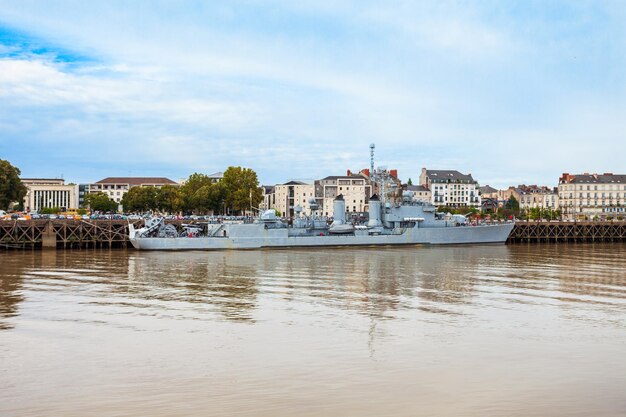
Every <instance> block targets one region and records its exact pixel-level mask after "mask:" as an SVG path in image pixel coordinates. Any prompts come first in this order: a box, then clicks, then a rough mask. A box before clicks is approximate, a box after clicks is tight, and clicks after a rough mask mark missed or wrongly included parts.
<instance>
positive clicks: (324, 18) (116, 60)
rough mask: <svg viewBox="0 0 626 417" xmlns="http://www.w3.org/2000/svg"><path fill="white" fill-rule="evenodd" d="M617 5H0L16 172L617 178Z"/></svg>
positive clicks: (6, 118)
mask: <svg viewBox="0 0 626 417" xmlns="http://www.w3.org/2000/svg"><path fill="white" fill-rule="evenodd" d="M624 21H626V2H624V1H599V0H596V1H584V0H580V1H569V0H568V1H556V0H555V1H551V0H548V1H545V0H543V1H531V0H529V1H523V2H519V1H510V2H507V1H445V0H443V1H415V2H411V1H386V2H375V1H371V2H370V1H367V0H358V1H356V0H354V1H342V0H335V1H329V2H324V1H307V0H303V1H289V0H284V1H280V0H276V1H272V0H266V1H253V0H249V1H229V2H221V1H220V2H218V1H215V2H211V1H176V2H173V1H155V0H151V1H133V2H126V1H111V0H108V1H106V2H91V1H89V2H87V1H82V0H80V1H28V0H21V1H7V0H0V159H7V160H9V161H10V162H11V163H12V164H13V165H15V166H17V167H19V168H20V169H21V171H22V176H23V177H44V178H51V177H57V178H58V177H62V178H65V179H66V181H68V182H76V183H78V182H81V183H82V182H94V181H98V180H100V179H102V178H105V177H108V176H159V177H160V176H165V177H169V178H171V179H174V180H178V179H179V178H186V177H188V176H189V175H190V174H191V173H194V172H202V173H206V174H211V173H214V172H216V171H223V170H224V169H225V168H226V167H228V166H231V165H232V166H245V167H249V168H252V169H254V170H255V171H256V172H257V173H258V175H259V179H260V181H261V183H263V184H275V183H282V182H286V181H288V180H291V179H308V180H311V179H315V178H321V177H324V176H327V175H341V174H344V173H345V172H346V170H347V169H351V170H353V171H357V170H359V169H361V168H366V167H369V144H370V143H375V144H376V156H375V158H376V164H377V165H378V166H386V167H388V168H396V169H398V171H399V176H400V178H401V179H403V180H404V181H406V180H407V179H408V178H412V180H413V182H417V180H418V178H419V173H420V171H421V168H422V167H427V168H429V169H456V170H459V171H461V172H463V173H471V174H472V175H473V176H474V178H475V179H476V180H477V181H478V182H479V183H480V184H481V185H486V184H490V185H492V186H495V187H507V186H509V185H517V184H523V183H524V184H541V185H551V186H555V185H556V184H557V183H558V177H559V176H560V175H561V174H562V173H563V172H569V173H583V172H599V173H603V172H613V173H622V174H624V173H626V25H624V23H623V22H624Z"/></svg>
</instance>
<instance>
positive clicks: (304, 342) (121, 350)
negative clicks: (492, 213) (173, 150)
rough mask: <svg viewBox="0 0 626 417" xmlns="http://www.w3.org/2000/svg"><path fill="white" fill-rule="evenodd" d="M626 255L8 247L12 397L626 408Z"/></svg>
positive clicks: (177, 405) (185, 411)
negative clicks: (29, 249)
mask: <svg viewBox="0 0 626 417" xmlns="http://www.w3.org/2000/svg"><path fill="white" fill-rule="evenodd" d="M625 255H626V245H623V244H601V245H546V246H540V245H528V246H526V245H514V246H472V247H406V248H384V249H381V248H354V249H332V250H331V249H324V250H275V251H242V252H183V253H158V252H136V251H125V250H116V251H108V250H101V251H99V250H87V251H85V250H77V251H58V252H57V251H41V252H5V253H0V415H12V416H31V415H68V416H70V415H76V416H80V415H89V414H93V410H98V413H99V414H101V415H132V416H144V415H151V416H166V415H207V414H209V415H228V414H234V413H235V412H236V413H237V414H238V415H243V416H255V417H256V416H259V415H264V416H292V415H299V416H318V415H359V416H363V415H369V416H380V415H390V414H393V415H406V416H409V415H410V416H413V415H420V414H421V415H470V416H483V415H489V414H491V415H559V416H569V415H576V414H581V413H582V414H585V415H623V414H624V413H623V411H624V401H623V398H624V397H623V387H624V386H625V384H626V376H625V375H626V360H624V346H625V345H626V332H625V330H626V274H624V270H626V268H625V266H626V265H625V261H624V260H625V259H626V257H625ZM580 392H584V393H585V395H580V394H579V393H580ZM581 410H582V411H581Z"/></svg>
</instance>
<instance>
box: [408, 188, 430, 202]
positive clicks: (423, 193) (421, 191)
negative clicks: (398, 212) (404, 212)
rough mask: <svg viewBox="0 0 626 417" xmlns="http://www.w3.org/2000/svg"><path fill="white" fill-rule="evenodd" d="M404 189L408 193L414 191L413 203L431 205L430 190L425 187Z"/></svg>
mask: <svg viewBox="0 0 626 417" xmlns="http://www.w3.org/2000/svg"><path fill="white" fill-rule="evenodd" d="M402 188H404V189H405V190H407V191H413V201H419V202H422V203H430V202H431V201H432V196H431V193H430V190H429V189H428V188H426V187H425V186H424V185H404V186H403V187H402Z"/></svg>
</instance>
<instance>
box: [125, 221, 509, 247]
mask: <svg viewBox="0 0 626 417" xmlns="http://www.w3.org/2000/svg"><path fill="white" fill-rule="evenodd" d="M513 226H514V225H513V224H512V223H507V224H500V225H489V226H475V227H469V226H468V227H432V228H415V229H408V230H406V231H404V232H403V233H399V234H393V235H389V234H381V235H368V234H363V235H330V236H329V235H326V236H304V235H303V236H289V235H288V231H287V229H273V230H272V229H269V230H268V229H264V228H263V226H262V225H260V226H259V227H258V228H256V227H253V226H252V225H235V227H231V228H230V229H229V230H228V234H227V236H220V237H197V238H188V237H174V238H156V237H154V238H153V237H133V238H131V239H130V242H131V244H132V245H133V247H135V248H136V249H140V250H230V249H263V248H291V247H329V246H378V245H380V246H385V245H418V244H429V245H457V244H485V243H501V244H503V243H505V242H506V240H507V238H508V236H509V234H510V233H511V230H513Z"/></svg>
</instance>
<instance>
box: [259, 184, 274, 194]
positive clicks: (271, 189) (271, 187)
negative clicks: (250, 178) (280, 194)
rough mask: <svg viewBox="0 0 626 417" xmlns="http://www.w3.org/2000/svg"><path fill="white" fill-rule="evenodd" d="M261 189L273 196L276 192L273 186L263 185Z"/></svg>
mask: <svg viewBox="0 0 626 417" xmlns="http://www.w3.org/2000/svg"><path fill="white" fill-rule="evenodd" d="M261 187H263V190H264V191H265V194H272V193H273V192H274V186H273V185H262V186H261Z"/></svg>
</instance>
